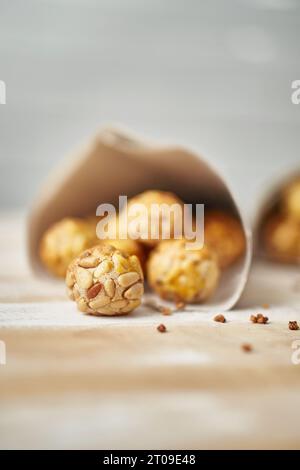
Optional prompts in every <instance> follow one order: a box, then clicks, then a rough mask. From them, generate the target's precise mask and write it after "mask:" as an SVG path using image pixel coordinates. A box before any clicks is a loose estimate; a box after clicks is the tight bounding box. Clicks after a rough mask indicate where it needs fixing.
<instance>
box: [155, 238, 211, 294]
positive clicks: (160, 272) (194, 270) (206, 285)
mask: <svg viewBox="0 0 300 470" xmlns="http://www.w3.org/2000/svg"><path fill="white" fill-rule="evenodd" d="M219 275H220V272H219V267H218V263H217V259H216V256H215V254H214V253H213V252H212V251H211V250H210V249H209V248H207V247H203V248H202V249H197V250H187V249H186V241H185V240H168V241H162V242H161V243H160V244H159V245H158V246H157V247H156V248H155V249H154V250H153V251H152V253H151V254H150V258H149V260H148V263H147V276H148V282H149V285H150V286H151V287H152V288H153V289H154V291H155V292H156V293H157V294H159V295H160V297H162V298H163V299H167V300H173V301H182V302H186V303H196V302H204V301H205V300H207V299H208V298H209V297H210V296H211V295H212V294H213V293H214V292H215V289H216V287H217V285H218V281H219Z"/></svg>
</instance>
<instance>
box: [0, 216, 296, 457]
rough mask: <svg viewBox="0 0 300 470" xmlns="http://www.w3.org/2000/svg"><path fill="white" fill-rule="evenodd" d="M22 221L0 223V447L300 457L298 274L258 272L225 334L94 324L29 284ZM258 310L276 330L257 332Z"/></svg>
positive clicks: (51, 290) (52, 290)
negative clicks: (237, 451)
mask: <svg viewBox="0 0 300 470" xmlns="http://www.w3.org/2000/svg"><path fill="white" fill-rule="evenodd" d="M23 222H24V220H23V218H21V217H16V216H7V215H6V216H2V217H1V219H0V263H1V271H0V296H1V304H0V340H1V341H4V342H5V345H6V356H7V357H6V359H7V361H6V365H0V408H1V412H0V447H1V448H5V449H6V448H26V449H28V448H107V449H114V448H122V449H126V448H131V449H132V448H133V449H135V448H146V449H151V448H152V449H153V448H158V449H164V448H171V449H190V448H200V449H201V448H208V449H209V448H225V449H228V448H300V413H299V410H300V352H299V354H298V355H297V351H296V350H293V349H292V345H293V342H295V341H298V343H294V345H296V346H297V344H298V348H300V330H299V331H290V330H289V329H288V321H289V320H298V321H299V322H300V274H299V269H291V268H289V269H288V268H280V267H277V268H276V269H275V268H274V266H265V265H263V264H261V263H259V264H258V263H256V264H255V266H254V267H253V270H252V273H251V278H250V281H249V284H248V286H247V289H246V292H245V294H244V295H243V298H242V299H241V301H240V303H239V305H238V307H237V309H235V310H234V311H231V312H227V313H226V314H225V315H226V318H227V320H228V321H227V323H226V324H220V323H216V322H213V321H212V317H213V314H208V313H201V312H200V311H199V312H197V311H191V312H190V311H186V312H178V313H176V314H173V315H171V316H169V317H166V316H162V315H161V314H159V313H155V312H151V311H150V310H149V308H147V307H142V308H140V309H138V310H137V311H136V312H135V313H134V314H133V315H132V316H130V317H128V318H94V317H89V316H84V315H82V314H80V313H78V312H77V311H76V309H75V307H74V305H73V304H72V303H71V302H69V301H68V300H66V298H65V295H64V289H63V286H62V285H61V284H60V283H56V282H50V281H45V280H44V281H43V280H39V279H34V278H33V277H32V276H31V274H30V272H29V269H28V266H27V263H26V256H25V249H24V236H23V234H24V227H23ZM265 303H269V304H270V308H268V309H267V310H262V307H261V305H262V304H265ZM260 311H263V312H264V313H265V314H266V315H267V316H268V317H269V318H270V323H269V324H268V325H254V324H252V323H250V322H249V316H250V314H251V313H258V312H260ZM161 322H163V323H164V324H165V325H166V326H167V328H168V332H167V333H166V334H160V333H158V332H157V330H156V326H157V325H158V324H159V323H161ZM245 342H247V343H251V344H252V346H253V351H252V352H251V353H245V352H244V351H243V350H242V349H241V344H243V343H245ZM299 351H300V349H299ZM293 353H294V358H296V359H299V361H298V362H299V364H298V365H297V364H293V362H292V354H293ZM294 362H295V361H294ZM296 362H297V361H296Z"/></svg>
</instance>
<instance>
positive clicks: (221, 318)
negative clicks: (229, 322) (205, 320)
mask: <svg viewBox="0 0 300 470" xmlns="http://www.w3.org/2000/svg"><path fill="white" fill-rule="evenodd" d="M214 321H217V322H219V323H225V322H226V318H225V317H224V315H222V314H221V313H220V314H219V315H216V316H215V317H214Z"/></svg>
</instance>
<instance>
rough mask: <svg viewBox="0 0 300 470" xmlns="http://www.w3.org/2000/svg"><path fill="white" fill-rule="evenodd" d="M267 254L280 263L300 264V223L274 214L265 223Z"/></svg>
mask: <svg viewBox="0 0 300 470" xmlns="http://www.w3.org/2000/svg"><path fill="white" fill-rule="evenodd" d="M262 238H263V240H262V241H263V245H264V248H265V250H266V252H267V254H268V255H269V256H270V257H271V258H274V259H277V260H278V261H282V262H287V263H296V264H297V263H300V222H298V221H297V220H295V219H292V218H289V217H286V216H285V215H281V214H274V215H272V216H270V217H269V219H268V220H267V221H266V222H265V225H264V227H263V232H262Z"/></svg>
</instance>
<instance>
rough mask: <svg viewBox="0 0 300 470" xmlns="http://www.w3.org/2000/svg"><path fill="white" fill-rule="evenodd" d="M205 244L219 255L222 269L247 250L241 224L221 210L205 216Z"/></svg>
mask: <svg viewBox="0 0 300 470" xmlns="http://www.w3.org/2000/svg"><path fill="white" fill-rule="evenodd" d="M204 242H205V244H206V245H207V246H208V247H210V248H211V249H212V250H213V251H214V252H215V253H216V254H217V257H218V262H219V265H220V268H221V269H224V268H227V267H228V266H231V265H232V264H233V263H234V262H235V261H237V260H238V259H239V257H240V256H241V255H242V254H243V253H244V252H245V248H246V241H245V235H244V232H243V228H242V226H241V223H240V222H239V221H238V220H237V219H236V218H235V217H233V216H232V215H230V214H228V213H226V212H222V211H219V210H211V211H207V212H205V214H204Z"/></svg>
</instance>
